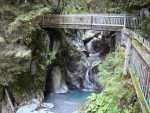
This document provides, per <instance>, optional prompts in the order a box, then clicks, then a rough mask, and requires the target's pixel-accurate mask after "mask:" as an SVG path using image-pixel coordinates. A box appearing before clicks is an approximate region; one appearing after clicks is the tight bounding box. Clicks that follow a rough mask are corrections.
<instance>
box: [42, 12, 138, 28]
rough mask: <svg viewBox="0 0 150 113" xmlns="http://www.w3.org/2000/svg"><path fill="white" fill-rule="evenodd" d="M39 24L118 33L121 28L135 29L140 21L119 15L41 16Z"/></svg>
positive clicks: (136, 18)
mask: <svg viewBox="0 0 150 113" xmlns="http://www.w3.org/2000/svg"><path fill="white" fill-rule="evenodd" d="M40 22H41V23H40V24H41V26H42V27H51V28H72V29H93V30H108V31H120V30H121V29H122V28H123V27H127V28H132V29H135V28H137V27H138V26H139V24H140V19H139V18H138V17H133V16H125V15H120V14H115V15H112V14H111V15H110V14H91V15H90V14H87V15H82V14H74V15H50V14H49V15H45V16H43V17H42V18H41V21H40Z"/></svg>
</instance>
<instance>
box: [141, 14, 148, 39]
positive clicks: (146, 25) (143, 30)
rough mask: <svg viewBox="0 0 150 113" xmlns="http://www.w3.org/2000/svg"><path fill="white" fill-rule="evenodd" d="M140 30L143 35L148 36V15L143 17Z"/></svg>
mask: <svg viewBox="0 0 150 113" xmlns="http://www.w3.org/2000/svg"><path fill="white" fill-rule="evenodd" d="M141 29H142V32H143V33H144V35H145V37H148V38H149V37H150V36H149V35H150V17H145V19H144V21H143V22H142V25H141Z"/></svg>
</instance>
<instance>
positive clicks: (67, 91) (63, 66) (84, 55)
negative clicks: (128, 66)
mask: <svg viewBox="0 0 150 113" xmlns="http://www.w3.org/2000/svg"><path fill="white" fill-rule="evenodd" d="M47 31H50V32H48V33H49V38H50V41H51V42H50V45H51V47H50V49H51V50H53V51H55V52H54V53H55V59H54V61H53V62H52V63H51V64H50V65H49V66H48V67H49V68H48V73H47V81H46V87H45V89H46V90H45V100H46V102H52V103H53V104H54V108H52V111H54V112H56V113H60V112H61V113H72V112H73V111H76V110H78V108H79V106H80V105H81V104H83V103H84V102H85V101H86V97H87V96H88V95H89V94H90V93H86V92H100V91H101V90H102V87H101V85H100V84H98V83H97V81H96V80H98V74H97V73H98V71H97V66H98V65H99V64H100V63H101V61H102V60H103V59H104V57H105V55H106V54H107V53H108V52H110V48H114V44H115V43H114V40H113V39H112V37H111V34H112V33H109V32H108V33H107V32H106V33H104V32H100V31H88V30H87V31H85V32H83V31H82V30H67V31H64V30H54V29H47ZM84 92H85V93H84ZM75 97H78V98H80V97H82V98H80V99H81V101H78V98H75ZM80 99H79V100H80Z"/></svg>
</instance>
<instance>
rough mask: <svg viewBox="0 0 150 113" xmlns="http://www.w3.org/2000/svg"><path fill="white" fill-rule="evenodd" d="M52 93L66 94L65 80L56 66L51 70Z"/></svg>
mask: <svg viewBox="0 0 150 113" xmlns="http://www.w3.org/2000/svg"><path fill="white" fill-rule="evenodd" d="M51 73H52V81H53V83H52V84H53V91H54V92H55V93H66V92H67V91H68V87H67V85H66V83H65V78H64V76H63V75H62V72H61V69H60V67H58V66H56V67H54V68H53V70H52V72H51Z"/></svg>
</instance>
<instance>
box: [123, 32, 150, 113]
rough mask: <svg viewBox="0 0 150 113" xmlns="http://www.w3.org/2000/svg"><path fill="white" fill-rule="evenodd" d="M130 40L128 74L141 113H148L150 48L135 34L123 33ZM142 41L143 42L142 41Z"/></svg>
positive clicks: (149, 108)
mask: <svg viewBox="0 0 150 113" xmlns="http://www.w3.org/2000/svg"><path fill="white" fill-rule="evenodd" d="M124 33H126V35H128V37H129V38H130V42H131V50H130V57H129V58H130V60H129V67H130V74H131V77H132V80H133V84H134V87H135V90H136V93H137V96H138V98H139V100H140V103H141V106H142V112H143V113H150V48H148V47H149V43H150V42H149V41H147V40H146V39H141V37H140V36H139V35H137V34H136V33H134V32H132V31H130V30H127V31H124ZM143 40H144V41H143Z"/></svg>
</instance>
